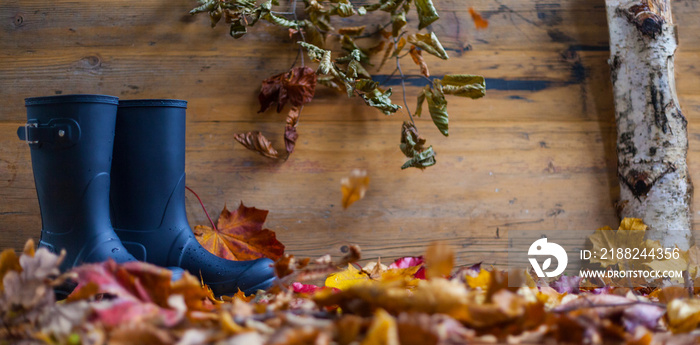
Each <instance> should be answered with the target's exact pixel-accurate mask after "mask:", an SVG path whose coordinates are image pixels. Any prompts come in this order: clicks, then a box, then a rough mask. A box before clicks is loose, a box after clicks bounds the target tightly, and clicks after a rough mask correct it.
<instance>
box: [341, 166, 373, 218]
mask: <svg viewBox="0 0 700 345" xmlns="http://www.w3.org/2000/svg"><path fill="white" fill-rule="evenodd" d="M340 184H341V192H342V193H343V208H348V207H349V206H350V205H352V204H353V203H355V201H358V200H360V199H362V198H364V197H365V193H366V192H367V186H369V176H367V171H366V170H360V169H354V170H353V171H352V172H351V173H350V176H349V177H344V178H343V179H342V180H341V181H340Z"/></svg>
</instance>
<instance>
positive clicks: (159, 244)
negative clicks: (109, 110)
mask: <svg viewBox="0 0 700 345" xmlns="http://www.w3.org/2000/svg"><path fill="white" fill-rule="evenodd" d="M186 108H187V102H186V101H181V100H162V99H160V100H147V99H146V100H130V101H120V102H119V110H118V114H117V126H116V135H115V141H114V162H113V164H112V189H111V205H112V221H113V223H114V227H115V229H116V232H117V234H118V235H119V238H120V239H121V240H122V243H124V246H125V247H126V248H127V250H129V252H130V253H131V254H133V255H134V256H135V257H136V258H137V259H139V260H143V261H147V262H150V263H154V264H156V265H160V266H177V267H182V268H184V269H186V270H188V271H189V272H190V273H192V274H193V275H195V276H196V277H200V276H201V278H202V280H203V281H204V283H205V284H207V285H209V287H211V289H212V290H213V292H214V293H215V294H216V295H232V294H235V293H236V292H237V291H238V289H241V290H242V291H243V292H245V293H248V294H250V293H255V292H256V291H257V290H259V289H266V288H268V287H270V285H271V284H272V282H273V280H274V279H275V277H274V271H273V268H272V267H271V264H272V263H273V262H272V260H269V259H258V260H252V261H230V260H226V259H222V258H219V257H217V256H216V255H214V254H211V253H210V252H209V251H207V250H206V249H204V248H203V247H202V246H201V245H200V244H199V242H197V239H196V238H195V237H194V234H193V233H192V229H191V228H190V226H189V223H188V221H187V214H186V211H185V111H186Z"/></svg>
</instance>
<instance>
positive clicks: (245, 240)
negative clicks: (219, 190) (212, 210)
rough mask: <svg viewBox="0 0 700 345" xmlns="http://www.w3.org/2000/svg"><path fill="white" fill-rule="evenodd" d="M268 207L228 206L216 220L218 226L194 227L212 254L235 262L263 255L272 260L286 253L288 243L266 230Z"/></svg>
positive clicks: (199, 238)
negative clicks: (280, 240)
mask: <svg viewBox="0 0 700 345" xmlns="http://www.w3.org/2000/svg"><path fill="white" fill-rule="evenodd" d="M267 213H268V211H267V210H260V209H257V208H255V207H245V206H244V205H243V203H242V202H241V205H240V206H238V209H237V210H235V211H233V212H230V211H229V210H228V209H226V206H224V209H223V210H222V211H221V215H219V219H218V220H217V221H216V228H214V229H212V228H211V227H208V226H205V225H197V226H195V227H194V235H195V237H196V238H197V241H199V243H200V244H201V245H202V247H204V248H206V249H207V250H208V251H209V252H211V253H212V254H214V255H216V256H218V257H221V258H224V259H228V260H235V261H242V260H254V259H258V258H262V257H266V258H270V259H272V260H277V259H279V258H280V257H281V256H282V254H284V245H283V244H282V243H280V242H279V241H278V240H277V238H276V237H275V232H274V231H272V230H269V229H263V228H262V226H263V223H265V218H267Z"/></svg>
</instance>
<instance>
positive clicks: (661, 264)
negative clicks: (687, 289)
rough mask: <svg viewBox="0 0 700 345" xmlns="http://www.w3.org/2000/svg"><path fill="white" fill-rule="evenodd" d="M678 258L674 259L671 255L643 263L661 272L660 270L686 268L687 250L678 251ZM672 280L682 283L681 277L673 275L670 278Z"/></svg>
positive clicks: (683, 269) (682, 269) (681, 269)
mask: <svg viewBox="0 0 700 345" xmlns="http://www.w3.org/2000/svg"><path fill="white" fill-rule="evenodd" d="M678 253H679V255H678V258H677V259H674V258H673V257H671V258H670V259H667V260H654V261H652V262H649V263H646V264H645V265H646V266H648V267H649V268H651V269H653V270H656V271H659V272H662V271H685V270H686V269H688V252H683V251H679V252H678ZM670 279H671V281H672V282H674V283H677V284H683V277H682V276H681V277H677V276H674V277H673V278H670Z"/></svg>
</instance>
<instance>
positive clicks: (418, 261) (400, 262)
mask: <svg viewBox="0 0 700 345" xmlns="http://www.w3.org/2000/svg"><path fill="white" fill-rule="evenodd" d="M423 262H424V260H423V257H422V256H405V257H402V258H398V259H396V261H394V262H393V263H392V264H391V265H389V269H393V268H409V267H414V266H420V265H423Z"/></svg>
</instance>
